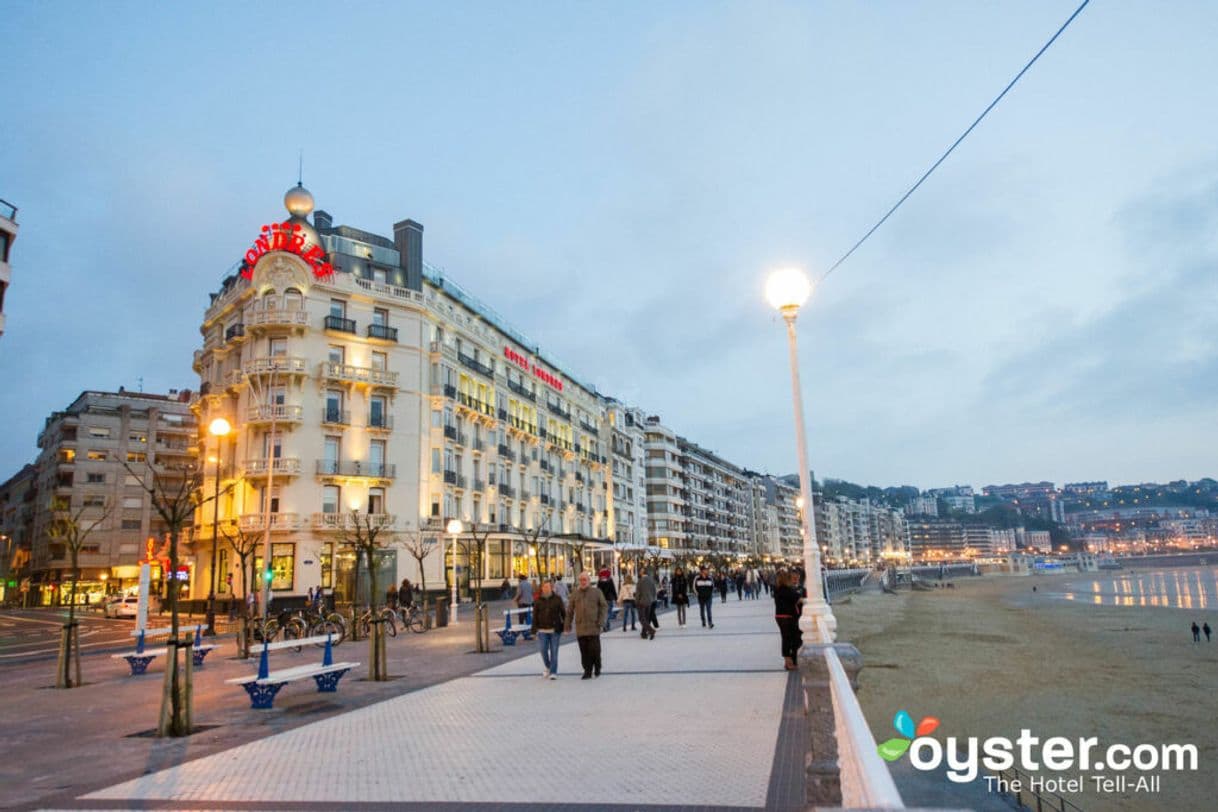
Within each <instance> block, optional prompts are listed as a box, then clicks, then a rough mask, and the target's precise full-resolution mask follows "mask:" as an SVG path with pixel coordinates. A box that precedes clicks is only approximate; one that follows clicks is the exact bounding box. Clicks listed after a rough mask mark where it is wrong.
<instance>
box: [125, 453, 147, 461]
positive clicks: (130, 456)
mask: <svg viewBox="0 0 1218 812" xmlns="http://www.w3.org/2000/svg"><path fill="white" fill-rule="evenodd" d="M146 459H148V456H147V455H146V454H144V452H142V451H128V452H127V462H144V461H145V460H146Z"/></svg>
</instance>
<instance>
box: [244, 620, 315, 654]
mask: <svg viewBox="0 0 1218 812" xmlns="http://www.w3.org/2000/svg"><path fill="white" fill-rule="evenodd" d="M250 633H251V635H252V636H253V638H254V639H255V640H257V641H258V642H259V643H262V642H266V643H274V642H275V638H276V637H278V636H279V635H280V634H281V633H282V634H283V639H284V640H300V639H301V638H304V637H306V636H307V634H308V629H307V627H306V626H305V623H304V621H303V620H301V619H300V618H299V617H297V616H296V615H293V614H292V613H290V612H280V613H279V615H278V616H276V617H271V618H267V619H266V623H265V624H264V623H263V621H262V618H261V617H254V618H251V619H250ZM300 648H301V647H299V646H298V647H297V648H296V650H297V651H300Z"/></svg>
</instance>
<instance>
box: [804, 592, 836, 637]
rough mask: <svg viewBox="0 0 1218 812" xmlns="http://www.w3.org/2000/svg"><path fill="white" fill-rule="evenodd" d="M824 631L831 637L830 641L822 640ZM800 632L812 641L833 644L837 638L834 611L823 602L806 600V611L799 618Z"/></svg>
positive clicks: (812, 599)
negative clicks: (822, 631) (821, 635)
mask: <svg viewBox="0 0 1218 812" xmlns="http://www.w3.org/2000/svg"><path fill="white" fill-rule="evenodd" d="M822 629H823V630H824V632H825V633H826V634H828V635H829V639H828V640H821V639H820V634H821V630H822ZM799 630H800V631H801V632H803V634H804V636H805V637H807V638H809V639H810V640H817V641H818V642H821V643H832V642H833V641H834V639H836V638H837V618H836V617H834V616H833V609H832V608H831V607H830V606H829V604H827V603H825V602H824V601H823V600H817V599H815V598H809V599H807V600H805V601H804V610H803V612H802V613H801V614H800V616H799Z"/></svg>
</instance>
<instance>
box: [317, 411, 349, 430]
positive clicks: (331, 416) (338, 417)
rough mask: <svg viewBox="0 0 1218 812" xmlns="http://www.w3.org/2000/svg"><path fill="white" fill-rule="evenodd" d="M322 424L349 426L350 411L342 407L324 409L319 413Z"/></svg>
mask: <svg viewBox="0 0 1218 812" xmlns="http://www.w3.org/2000/svg"><path fill="white" fill-rule="evenodd" d="M321 423H322V425H323V426H350V425H351V412H345V411H343V410H342V409H326V410H324V411H323V412H322V413H321Z"/></svg>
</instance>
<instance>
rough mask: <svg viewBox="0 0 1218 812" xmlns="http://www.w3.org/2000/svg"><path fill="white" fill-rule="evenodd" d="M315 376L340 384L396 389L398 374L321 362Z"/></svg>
mask: <svg viewBox="0 0 1218 812" xmlns="http://www.w3.org/2000/svg"><path fill="white" fill-rule="evenodd" d="M317 376H318V377H319V378H321V379H322V380H326V381H338V382H340V383H362V384H371V385H372V386H383V387H387V388H391V389H396V388H397V385H398V374H397V373H396V372H389V371H388V370H385V369H371V368H369V367H357V366H353V365H351V364H338V363H335V362H333V361H322V363H321V365H320V366H319V367H318V370H317Z"/></svg>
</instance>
